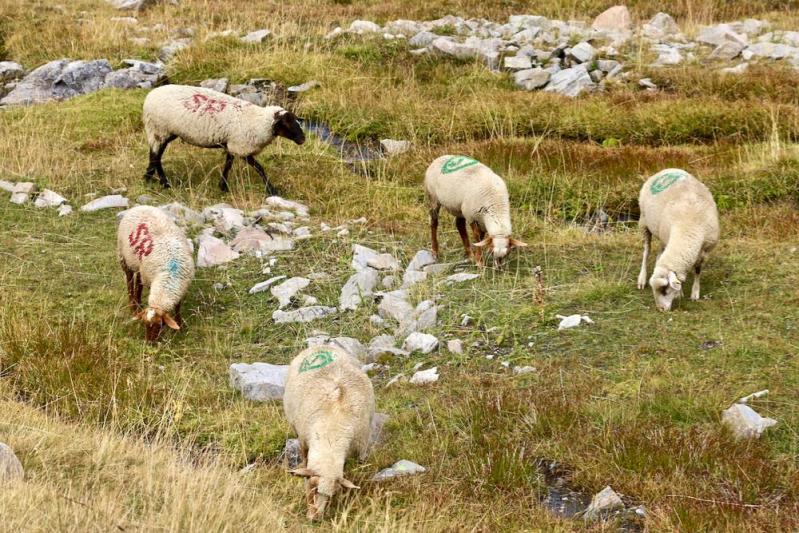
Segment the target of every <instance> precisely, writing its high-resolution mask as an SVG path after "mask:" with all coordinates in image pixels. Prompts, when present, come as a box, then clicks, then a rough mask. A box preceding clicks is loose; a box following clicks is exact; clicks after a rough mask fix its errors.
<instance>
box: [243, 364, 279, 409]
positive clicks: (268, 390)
mask: <svg viewBox="0 0 799 533" xmlns="http://www.w3.org/2000/svg"><path fill="white" fill-rule="evenodd" d="M229 373H230V386H231V387H233V388H234V389H236V390H238V391H241V394H242V395H243V396H244V397H245V398H246V399H248V400H252V401H254V402H267V401H270V400H281V399H282V398H283V392H284V391H285V386H286V376H288V373H289V366H288V365H272V364H269V363H253V364H251V365H248V364H246V363H233V364H232V365H230V371H229Z"/></svg>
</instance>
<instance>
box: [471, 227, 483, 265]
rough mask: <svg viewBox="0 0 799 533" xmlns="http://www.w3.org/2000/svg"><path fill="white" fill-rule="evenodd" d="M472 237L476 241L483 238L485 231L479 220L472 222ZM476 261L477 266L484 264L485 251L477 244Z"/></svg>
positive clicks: (475, 250)
mask: <svg viewBox="0 0 799 533" xmlns="http://www.w3.org/2000/svg"><path fill="white" fill-rule="evenodd" d="M472 237H473V238H474V242H480V241H482V240H483V231H482V230H481V229H480V225H479V224H478V223H477V222H472ZM474 262H475V263H477V266H483V251H482V250H481V249H480V248H479V247H477V246H476V247H475V248H474Z"/></svg>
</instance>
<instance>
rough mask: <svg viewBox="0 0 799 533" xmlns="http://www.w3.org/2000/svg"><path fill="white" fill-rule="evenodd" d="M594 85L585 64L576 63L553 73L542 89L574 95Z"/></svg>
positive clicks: (592, 87)
mask: <svg viewBox="0 0 799 533" xmlns="http://www.w3.org/2000/svg"><path fill="white" fill-rule="evenodd" d="M595 87H596V84H595V83H594V81H593V80H592V79H591V76H589V75H588V70H587V69H586V68H585V65H577V66H576V67H572V68H567V69H564V70H561V71H560V72H556V73H555V74H553V75H552V78H551V79H550V82H549V85H547V86H546V87H545V88H544V91H546V92H554V93H558V94H562V95H564V96H569V97H575V96H578V95H579V94H580V93H582V92H583V91H590V90H593V89H594V88H595Z"/></svg>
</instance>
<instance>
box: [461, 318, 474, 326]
mask: <svg viewBox="0 0 799 533" xmlns="http://www.w3.org/2000/svg"><path fill="white" fill-rule="evenodd" d="M472 322H474V318H473V317H470V316H469V315H461V327H466V326H468V325H469V324H471V323H472Z"/></svg>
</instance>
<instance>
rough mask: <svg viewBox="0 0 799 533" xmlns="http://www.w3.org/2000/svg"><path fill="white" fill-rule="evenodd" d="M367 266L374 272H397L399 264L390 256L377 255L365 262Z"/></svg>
mask: <svg viewBox="0 0 799 533" xmlns="http://www.w3.org/2000/svg"><path fill="white" fill-rule="evenodd" d="M366 264H367V266H369V267H371V268H374V269H375V270H399V269H400V262H399V261H398V260H397V258H395V257H394V256H393V255H391V254H379V255H377V256H373V257H369V258H367V260H366Z"/></svg>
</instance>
